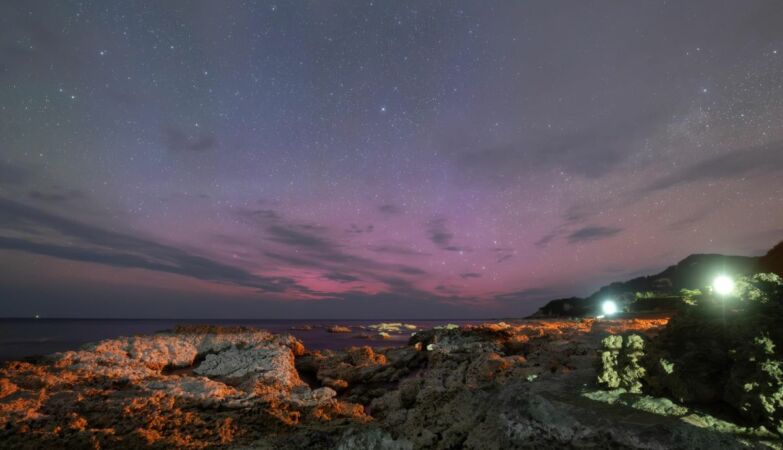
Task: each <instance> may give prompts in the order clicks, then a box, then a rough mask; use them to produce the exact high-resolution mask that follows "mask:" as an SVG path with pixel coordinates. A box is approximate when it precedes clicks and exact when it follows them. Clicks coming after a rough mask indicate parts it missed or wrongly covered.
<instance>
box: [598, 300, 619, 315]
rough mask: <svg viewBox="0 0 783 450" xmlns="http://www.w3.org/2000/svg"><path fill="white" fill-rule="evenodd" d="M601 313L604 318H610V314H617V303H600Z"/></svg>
mask: <svg viewBox="0 0 783 450" xmlns="http://www.w3.org/2000/svg"><path fill="white" fill-rule="evenodd" d="M601 311H602V312H603V313H604V315H605V316H611V315H612V314H616V313H617V303H615V302H613V301H611V300H606V301H605V302H603V303H601Z"/></svg>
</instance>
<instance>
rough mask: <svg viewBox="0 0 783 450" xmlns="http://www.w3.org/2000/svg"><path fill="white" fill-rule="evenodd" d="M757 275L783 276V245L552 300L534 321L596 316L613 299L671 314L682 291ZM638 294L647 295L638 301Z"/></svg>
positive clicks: (700, 257)
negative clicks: (721, 278) (723, 276)
mask: <svg viewBox="0 0 783 450" xmlns="http://www.w3.org/2000/svg"><path fill="white" fill-rule="evenodd" d="M756 272H774V273H777V274H778V275H781V276H783V242H780V243H778V244H777V245H776V246H775V247H773V248H772V249H771V250H770V251H768V252H767V253H766V254H765V255H764V256H729V255H716V254H696V255H690V256H688V257H687V258H685V259H683V260H682V261H680V262H679V263H677V264H675V265H673V266H669V267H667V268H666V269H665V270H664V271H662V272H661V273H658V274H656V275H650V276H642V277H637V278H633V279H631V280H628V281H623V282H614V283H611V284H609V285H607V286H603V287H601V288H600V289H599V290H598V291H596V292H595V293H593V294H591V295H590V296H588V297H587V298H580V297H570V298H561V299H557V300H552V301H550V302H548V303H547V304H546V305H544V306H542V307H541V308H539V309H538V311H536V312H535V313H534V314H533V315H532V316H530V317H534V318H540V317H564V316H572V317H578V316H587V315H595V314H596V313H597V311H598V310H599V305H600V303H601V302H602V301H604V300H605V299H609V298H611V299H614V300H617V301H620V302H621V303H624V304H626V305H629V307H630V310H631V311H635V312H642V311H645V312H655V311H668V310H671V309H673V308H674V306H675V304H676V302H677V301H678V299H679V292H680V290H681V289H699V288H703V287H704V286H708V285H709V284H710V283H711V281H712V279H713V278H714V277H715V276H716V275H718V274H721V273H727V274H733V275H735V276H740V275H747V274H751V273H756ZM636 293H644V294H645V295H643V296H642V297H641V298H637V296H636ZM631 303H632V304H631Z"/></svg>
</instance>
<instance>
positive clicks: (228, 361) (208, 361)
mask: <svg viewBox="0 0 783 450" xmlns="http://www.w3.org/2000/svg"><path fill="white" fill-rule="evenodd" d="M193 372H194V373H196V374H199V375H206V376H208V377H217V378H222V379H234V380H243V381H245V382H247V381H250V382H251V383H252V384H251V386H253V384H254V383H259V382H260V383H264V384H266V385H267V386H272V387H275V388H276V389H279V390H283V391H285V390H288V389H291V388H292V387H294V386H299V385H301V384H302V380H301V379H300V378H299V374H298V372H297V371H296V368H295V366H294V354H293V352H292V351H291V350H290V349H289V348H288V347H283V346H280V345H275V344H271V345H261V346H256V347H251V348H242V349H238V348H235V347H232V348H229V349H227V350H224V351H222V352H220V353H215V354H208V355H207V356H206V358H205V359H204V361H203V362H202V363H201V364H200V365H199V366H198V367H196V368H195V369H193ZM245 384H247V383H245Z"/></svg>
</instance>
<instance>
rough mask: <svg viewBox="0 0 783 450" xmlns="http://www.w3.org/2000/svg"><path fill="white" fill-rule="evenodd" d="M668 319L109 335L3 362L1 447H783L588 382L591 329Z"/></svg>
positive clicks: (601, 332)
mask: <svg viewBox="0 0 783 450" xmlns="http://www.w3.org/2000/svg"><path fill="white" fill-rule="evenodd" d="M666 323H667V318H646V319H642V318H637V319H616V320H595V319H577V320H533V321H523V322H518V323H513V324H508V323H503V322H500V323H485V324H482V325H475V326H471V325H467V326H462V327H459V326H456V325H452V326H443V327H436V328H434V329H430V330H423V331H417V332H415V333H414V334H413V336H411V338H410V339H409V341H408V342H407V344H405V345H402V346H399V347H391V348H383V349H373V348H372V347H369V346H365V347H352V348H348V349H345V350H342V351H308V350H307V349H306V348H305V347H304V345H303V344H302V343H301V342H300V341H298V340H297V339H296V338H294V337H292V336H290V335H275V334H271V333H268V332H266V331H263V330H257V329H251V328H244V327H229V328H218V327H210V326H187V327H178V328H176V329H174V330H171V331H168V332H163V333H158V334H155V335H149V336H135V337H123V338H117V339H110V340H105V341H101V342H98V343H95V344H88V345H86V346H84V347H83V348H82V349H80V350H77V351H69V352H63V353H56V354H53V355H49V356H46V357H44V358H41V359H40V360H37V361H28V362H19V361H17V362H8V363H5V364H3V365H2V366H0V447H2V448H41V447H46V446H50V447H65V448H148V447H153V448H216V447H219V448H246V449H250V448H257V449H289V448H290V449H303V448H316V449H332V448H336V449H346V450H347V449H419V448H422V449H429V448H432V449H453V448H476V449H479V448H480V449H505V448H553V447H557V448H563V447H565V448H570V447H582V448H583V447H587V448H645V449H655V448H661V449H663V448H683V449H684V448H749V447H750V448H753V447H761V448H780V447H779V446H777V445H778V444H777V442H778V441H777V440H776V436H775V435H772V434H767V435H765V434H763V433H762V434H759V433H754V432H752V430H749V429H745V428H742V427H739V426H734V427H733V428H732V427H728V426H727V425H726V424H731V423H730V422H727V421H725V420H722V419H717V418H715V417H713V416H711V415H709V414H706V413H703V412H699V411H691V410H689V409H688V408H685V407H683V406H679V405H676V404H674V403H672V402H671V401H669V400H667V399H656V398H652V397H648V396H643V395H636V394H626V393H623V392H618V391H612V392H609V391H601V390H600V388H599V387H598V385H597V384H596V374H597V367H598V363H597V361H598V359H599V358H598V354H599V352H600V349H601V341H602V339H604V338H605V337H606V336H608V335H610V334H618V333H626V332H633V333H636V334H641V335H644V336H652V335H655V334H656V333H658V332H659V330H660V329H661V327H663V326H664V325H665V324H666ZM393 325H394V324H393ZM395 326H396V325H395ZM389 328H390V327H389V326H386V327H384V326H378V327H376V328H375V331H378V332H385V331H384V330H388V329H389ZM392 328H394V327H392ZM397 328H399V327H397ZM402 328H403V329H404V328H405V327H404V326H403V327H402Z"/></svg>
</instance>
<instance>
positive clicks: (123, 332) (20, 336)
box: [0, 319, 483, 361]
mask: <svg viewBox="0 0 783 450" xmlns="http://www.w3.org/2000/svg"><path fill="white" fill-rule="evenodd" d="M385 322H403V323H410V324H414V325H416V326H418V327H419V328H432V327H434V326H437V325H444V324H447V323H456V324H460V325H463V324H470V323H481V322H483V321H482V320H386V321H385ZM374 323H380V321H372V320H205V319H201V320H191V319H0V361H7V360H15V359H21V358H25V357H28V356H36V355H46V354H49V353H54V352H61V351H66V350H76V349H78V348H79V347H80V346H82V345H83V344H86V343H88V342H95V341H99V340H101V339H109V338H114V337H118V336H132V335H137V334H151V333H155V332H158V331H164V330H169V329H172V328H173V327H174V326H176V325H178V324H211V325H244V326H251V327H255V328H260V329H264V330H267V331H270V332H272V333H290V334H293V335H294V336H296V337H297V338H299V339H300V340H301V341H302V342H303V343H304V345H305V348H307V349H311V350H321V349H340V348H345V347H350V346H352V345H371V346H373V347H383V346H395V345H401V344H402V343H404V342H406V341H407V340H408V338H409V336H410V333H404V334H401V335H392V339H388V340H376V339H373V340H368V339H366V338H359V337H357V335H359V334H361V333H368V334H373V333H372V332H371V331H369V330H367V331H365V330H363V329H362V327H366V326H367V325H370V324H374ZM304 325H310V326H312V327H313V329H312V330H309V331H304V330H297V329H295V328H297V327H302V326H304ZM331 325H344V326H348V327H351V328H352V329H353V332H352V333H329V332H327V331H326V327H328V326H331Z"/></svg>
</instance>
